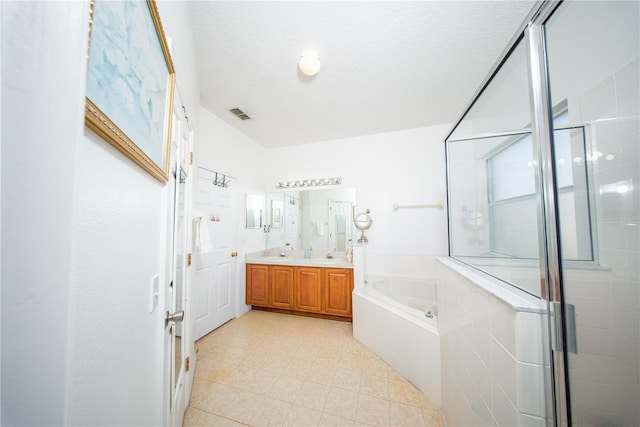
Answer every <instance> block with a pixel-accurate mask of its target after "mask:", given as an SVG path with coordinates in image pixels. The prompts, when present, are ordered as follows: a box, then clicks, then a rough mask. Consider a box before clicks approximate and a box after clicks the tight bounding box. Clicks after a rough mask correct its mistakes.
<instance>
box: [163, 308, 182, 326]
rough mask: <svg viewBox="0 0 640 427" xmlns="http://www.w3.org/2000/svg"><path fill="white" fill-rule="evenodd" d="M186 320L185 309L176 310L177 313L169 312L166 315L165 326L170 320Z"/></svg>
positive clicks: (174, 321) (175, 321)
mask: <svg viewBox="0 0 640 427" xmlns="http://www.w3.org/2000/svg"><path fill="white" fill-rule="evenodd" d="M183 320H184V310H180V311H176V312H175V313H169V312H168V311H167V314H166V315H165V316H164V326H167V324H168V323H169V322H173V323H178V322H182V321H183Z"/></svg>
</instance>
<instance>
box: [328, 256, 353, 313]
mask: <svg viewBox="0 0 640 427" xmlns="http://www.w3.org/2000/svg"><path fill="white" fill-rule="evenodd" d="M352 291H353V270H350V269H347V268H326V269H324V297H323V299H322V302H323V306H322V311H323V312H324V313H327V314H333V315H337V316H351V292H352Z"/></svg>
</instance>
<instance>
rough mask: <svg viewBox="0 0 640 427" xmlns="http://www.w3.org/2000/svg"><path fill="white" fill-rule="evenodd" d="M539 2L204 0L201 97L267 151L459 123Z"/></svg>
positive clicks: (197, 4) (194, 9) (194, 8)
mask: <svg viewBox="0 0 640 427" xmlns="http://www.w3.org/2000/svg"><path fill="white" fill-rule="evenodd" d="M534 3H535V2H534V1H525V0H523V1H471V2H466V1H414V2H404V1H376V2H362V1H353V2H352V1H337V2H329V1H282V2H280V1H278V2H276V1H258V2H244V1H193V2H190V3H189V5H190V6H189V7H190V13H191V20H192V23H193V32H194V38H195V42H196V55H197V62H198V63H197V67H198V74H199V79H200V89H201V93H200V102H201V104H202V106H203V107H204V108H206V109H207V110H209V111H210V112H212V113H213V114H215V115H217V116H218V117H220V118H221V119H223V120H225V121H226V122H228V123H229V124H230V125H231V126H233V127H235V128H237V129H238V130H240V131H241V132H243V133H244V134H246V135H248V136H249V137H251V138H252V139H253V140H255V141H256V142H258V143H259V144H261V145H263V146H264V147H266V148H272V147H282V146H287V145H296V144H305V143H310V142H318V141H324V140H331V139H338V138H346V137H353V136H360V135H369V134H374V133H381V132H389V131H396V130H402V129H410V128H416V127H423V126H430V125H434V124H442V123H451V122H453V121H455V120H456V119H457V118H459V116H460V115H461V113H462V110H463V108H464V107H465V106H466V105H467V103H468V102H469V101H470V99H471V97H472V95H473V93H474V92H475V91H476V89H477V88H478V86H479V84H480V83H481V82H482V80H483V78H484V77H485V76H486V75H487V73H488V72H489V70H490V69H491V67H492V65H493V64H494V62H495V61H496V60H497V59H498V57H499V55H500V53H501V52H502V51H503V49H504V48H505V47H506V46H507V44H508V42H509V40H510V39H511V37H512V36H513V35H514V34H515V31H516V30H517V29H518V27H519V26H520V24H521V23H522V22H523V20H524V19H525V17H526V15H527V14H528V12H529V11H530V10H531V8H532V7H533V5H534ZM308 49H312V50H315V51H316V52H317V53H318V54H319V56H320V61H321V63H322V68H321V69H320V72H319V73H318V74H317V75H316V76H315V77H313V78H309V77H307V76H304V75H302V74H301V73H300V72H299V71H298V69H297V62H298V59H299V57H300V55H301V54H302V53H303V52H304V51H305V50H308ZM233 107H238V108H241V109H242V110H244V111H245V112H246V113H247V114H249V115H250V116H251V117H252V119H251V120H246V121H241V120H239V119H238V118H237V117H235V116H234V115H233V114H232V113H230V112H229V111H228V109H229V108H233Z"/></svg>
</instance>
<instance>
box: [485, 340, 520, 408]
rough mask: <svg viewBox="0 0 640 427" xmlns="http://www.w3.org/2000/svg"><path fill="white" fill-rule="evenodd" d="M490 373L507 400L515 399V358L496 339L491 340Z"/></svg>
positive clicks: (513, 400)
mask: <svg viewBox="0 0 640 427" xmlns="http://www.w3.org/2000/svg"><path fill="white" fill-rule="evenodd" d="M491 373H492V374H493V377H494V378H495V380H496V382H497V383H498V384H499V385H500V387H502V390H504V392H505V393H506V394H507V396H508V397H509V400H511V401H512V402H515V401H516V399H517V387H516V381H517V376H516V359H515V358H514V357H513V355H512V354H510V353H509V352H508V351H507V349H505V348H504V347H503V346H502V344H500V343H499V342H498V341H497V340H495V339H494V340H492V341H491Z"/></svg>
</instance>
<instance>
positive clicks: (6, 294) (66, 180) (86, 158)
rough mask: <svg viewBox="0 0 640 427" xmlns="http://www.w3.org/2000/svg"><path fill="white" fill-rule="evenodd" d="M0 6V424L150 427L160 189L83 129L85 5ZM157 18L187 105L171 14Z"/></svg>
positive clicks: (166, 10)
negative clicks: (169, 41)
mask: <svg viewBox="0 0 640 427" xmlns="http://www.w3.org/2000/svg"><path fill="white" fill-rule="evenodd" d="M1 7H2V19H3V21H2V62H3V64H4V65H5V66H4V67H3V69H2V103H3V106H5V107H6V106H7V105H10V106H11V110H8V109H6V108H3V109H2V114H3V117H2V121H3V124H4V126H3V128H2V154H3V157H2V174H3V176H2V178H3V179H2V183H3V187H2V206H3V212H2V237H3V240H2V244H3V251H2V256H3V260H2V264H3V266H10V267H7V268H3V270H2V285H3V287H2V304H3V307H2V316H3V318H2V328H3V330H2V351H3V354H2V388H3V393H2V398H3V400H2V417H3V418H2V423H3V424H6V425H52V424H54V425H62V424H78V425H92V424H110V425H124V424H138V425H150V424H152V425H159V424H161V423H162V421H163V420H162V410H163V400H162V396H163V393H162V388H163V387H162V372H163V359H162V357H163V354H162V339H163V329H164V324H163V321H162V312H161V309H156V311H155V312H154V313H152V314H149V313H148V311H147V308H148V301H149V280H150V278H151V276H153V275H154V274H159V275H160V276H161V281H165V280H166V279H167V278H166V277H165V276H166V271H167V262H166V261H167V251H168V247H167V246H166V239H165V238H166V235H165V233H166V230H167V221H169V220H170V218H168V217H167V215H166V214H167V212H168V209H167V203H169V201H170V195H169V194H168V191H167V186H166V185H163V184H161V183H159V182H158V181H156V180H155V179H153V178H152V177H151V176H150V175H148V174H147V173H146V172H144V171H142V170H141V169H140V168H139V167H138V166H136V165H135V164H134V163H132V162H131V161H130V160H129V159H127V158H126V157H125V156H123V155H122V154H120V153H119V152H118V151H117V150H115V149H114V148H113V147H112V146H111V145H109V144H108V143H107V142H105V141H104V140H102V139H101V138H99V137H98V136H96V135H95V134H94V133H93V132H91V131H89V130H87V129H86V128H85V127H84V87H85V86H84V82H85V80H84V79H85V74H86V46H87V44H86V43H87V37H86V36H87V31H86V30H87V22H88V2H64V3H59V2H55V3H49V2H16V3H10V2H2V3H1ZM160 14H161V17H163V14H164V15H167V16H169V15H170V18H169V19H167V21H165V30H166V33H167V34H168V35H169V36H171V37H172V38H173V40H174V49H176V50H180V49H182V52H184V56H182V57H181V56H180V55H178V57H177V60H176V58H174V60H175V62H176V69H177V70H179V71H180V70H183V71H184V72H188V73H191V75H180V76H178V80H179V81H183V82H185V83H183V88H184V91H185V93H186V94H189V95H188V96H187V99H189V101H191V102H193V100H197V93H198V86H197V76H195V75H194V74H193V69H192V68H191V66H190V65H188V64H187V65H185V64H183V63H182V61H183V60H188V61H190V59H188V54H187V52H188V51H189V50H190V48H189V46H190V43H191V41H190V36H188V37H186V35H188V34H190V33H189V31H190V30H189V27H188V22H186V21H185V19H186V17H187V15H186V9H185V5H184V4H180V3H179V2H176V3H170V4H163V5H160ZM6 64H11V66H10V67H8V66H7V65H6ZM187 107H188V109H189V110H194V108H191V107H190V106H189V105H188V106H187ZM8 178H10V179H8ZM6 248H11V252H8V251H7V250H6ZM163 283H164V282H163ZM163 305H164V301H162V298H161V301H160V304H159V307H160V308H161V307H162V306H163Z"/></svg>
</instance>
